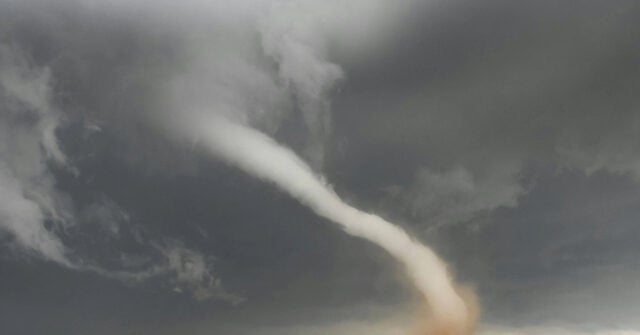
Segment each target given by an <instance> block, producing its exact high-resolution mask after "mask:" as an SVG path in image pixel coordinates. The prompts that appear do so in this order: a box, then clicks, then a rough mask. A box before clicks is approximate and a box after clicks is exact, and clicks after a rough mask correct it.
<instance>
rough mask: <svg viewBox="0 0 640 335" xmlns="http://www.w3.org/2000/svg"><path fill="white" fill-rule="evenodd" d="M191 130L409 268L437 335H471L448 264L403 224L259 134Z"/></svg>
mask: <svg viewBox="0 0 640 335" xmlns="http://www.w3.org/2000/svg"><path fill="white" fill-rule="evenodd" d="M193 121H195V122H193V123H192V124H187V127H188V128H187V130H188V131H189V132H190V133H191V134H193V133H194V131H195V134H196V136H197V139H198V140H199V141H200V143H201V144H202V145H204V146H205V147H206V148H207V149H208V150H210V151H211V152H212V153H213V154H214V155H216V156H217V157H220V158H222V159H224V160H226V161H227V162H228V163H230V164H232V165H234V166H236V167H238V168H240V169H242V170H244V171H245V172H247V173H249V174H251V175H253V176H255V177H257V178H260V179H262V180H265V181H268V182H271V183H273V184H275V185H276V186H277V187H279V188H280V189H282V190H283V191H285V192H287V193H289V194H290V195H291V196H293V197H294V198H296V199H297V200H298V201H300V202H301V203H303V204H304V205H306V206H308V207H309V208H311V209H312V210H313V211H314V212H315V213H316V214H318V215H320V216H322V217H324V218H327V219H329V220H331V221H333V222H335V223H337V224H339V225H340V226H341V227H342V228H343V229H344V230H345V231H346V232H347V233H349V234H351V235H353V236H357V237H360V238H363V239H366V240H368V241H371V242H373V243H375V244H376V245H378V246H380V247H382V248H383V249H385V250H386V251H387V252H389V253H390V254H391V255H392V256H393V257H394V258H395V259H396V260H397V261H399V262H400V263H401V264H402V265H403V266H404V268H405V270H406V272H407V275H408V277H409V278H410V279H411V281H412V283H413V284H414V285H415V287H416V288H417V289H418V290H419V291H420V292H421V293H422V295H423V296H424V298H425V299H426V300H427V302H428V305H429V307H430V317H429V323H430V326H429V327H430V328H429V329H430V330H431V331H432V332H431V333H433V334H467V333H470V332H471V331H472V329H473V322H474V319H475V317H474V315H473V314H474V313H473V312H472V311H471V310H470V308H469V307H468V306H467V305H466V303H465V301H464V300H463V298H462V297H461V296H460V295H459V294H458V292H457V290H456V288H455V285H454V283H453V281H452V278H451V275H450V274H449V272H448V270H447V267H446V265H445V264H444V263H443V262H442V261H441V260H440V259H439V258H438V257H437V255H436V254H435V253H434V252H433V251H432V250H431V249H429V248H427V247H426V246H424V245H422V244H421V243H419V242H418V241H417V240H415V239H413V238H411V236H409V235H408V234H407V233H406V232H405V231H404V230H402V229H401V228H399V227H398V226H396V225H394V224H392V223H390V222H388V221H386V220H384V219H383V218H381V217H379V216H377V215H373V214H370V213H366V212H363V211H361V210H358V209H356V208H354V207H352V206H350V205H348V204H346V203H345V202H343V201H342V199H340V197H339V196H338V195H337V194H336V193H335V192H334V191H333V190H332V189H331V187H330V186H329V185H328V184H326V183H325V182H324V181H323V180H322V178H320V177H318V176H316V175H315V174H314V173H313V171H312V170H311V168H310V167H309V166H308V165H307V164H306V163H305V162H304V161H302V160H301V159H300V158H298V157H297V156H296V154H295V153H294V152H293V151H291V150H289V149H287V148H285V147H283V146H281V145H279V144H278V143H277V142H275V141H274V140H273V139H271V138H269V137H268V136H266V135H264V134H262V133H260V132H259V131H257V130H254V129H252V128H248V127H245V126H241V125H238V124H234V123H231V122H228V121H226V120H224V119H222V118H219V117H209V118H207V117H206V116H205V117H202V118H195V119H194V120H193Z"/></svg>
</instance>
